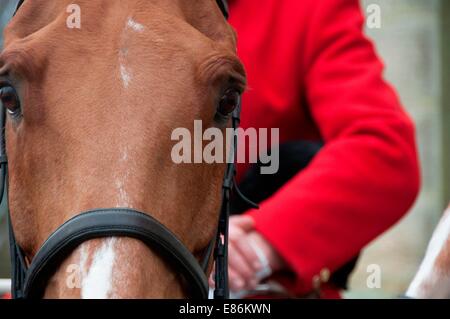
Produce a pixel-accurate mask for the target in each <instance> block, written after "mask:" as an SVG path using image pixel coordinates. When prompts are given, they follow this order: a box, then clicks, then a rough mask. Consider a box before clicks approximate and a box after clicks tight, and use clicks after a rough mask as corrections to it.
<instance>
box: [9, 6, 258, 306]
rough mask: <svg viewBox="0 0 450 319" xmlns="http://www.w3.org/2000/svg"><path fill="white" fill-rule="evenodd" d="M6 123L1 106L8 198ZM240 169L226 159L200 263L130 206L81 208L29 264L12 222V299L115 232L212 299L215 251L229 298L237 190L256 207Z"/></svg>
mask: <svg viewBox="0 0 450 319" xmlns="http://www.w3.org/2000/svg"><path fill="white" fill-rule="evenodd" d="M22 3H23V0H21V1H20V2H19V4H18V7H17V10H18V9H19V8H20V6H21V5H22ZM217 3H218V5H219V7H220V9H221V10H222V12H223V14H224V16H225V17H228V11H227V5H226V1H223V0H221V1H217ZM17 10H16V12H17ZM240 108H241V107H240V105H239V106H238V107H237V109H236V110H235V111H234V112H233V114H232V118H231V121H232V127H233V128H234V129H236V128H237V127H238V126H239V120H240ZM5 122H6V110H5V108H4V107H2V109H1V116H0V164H1V167H0V183H1V186H0V198H3V194H4V190H5V189H6V188H7V183H8V178H7V175H8V161H7V156H6V147H5V132H4V129H5ZM232 146H233V148H234V150H237V137H236V136H234V139H233V144H232ZM233 153H235V152H233ZM235 173H236V169H235V165H234V163H229V164H227V167H226V172H225V176H224V179H223V186H222V204H221V208H220V217H219V223H218V227H217V233H216V237H215V239H214V240H212V241H211V243H210V244H209V245H208V247H207V248H206V250H205V253H204V257H203V259H202V261H201V262H199V261H198V260H197V259H196V258H195V257H194V256H193V254H192V253H191V252H190V251H189V250H188V249H187V248H186V246H185V245H184V244H183V243H182V242H181V241H180V240H179V239H178V238H177V237H176V236H175V235H174V234H173V233H172V232H171V231H170V230H169V229H167V228H166V227H165V226H164V225H162V224H161V223H160V222H158V221H157V220H156V219H154V218H153V217H151V216H150V215H148V214H145V213H143V212H139V211H136V210H134V209H129V208H106V209H94V210H90V211H87V212H83V213H80V214H78V215H77V216H75V217H73V218H72V219H70V220H68V221H67V222H65V223H64V224H63V225H61V226H60V227H59V228H58V229H57V230H56V231H55V232H54V233H53V234H51V235H50V237H49V238H48V239H47V240H46V241H45V242H44V244H43V245H42V246H41V248H40V249H39V251H38V252H37V254H36V255H35V256H34V258H33V260H32V261H31V264H30V265H29V266H27V263H26V261H25V256H24V253H23V251H22V249H21V248H20V247H19V245H18V244H17V241H16V239H15V236H14V231H13V227H12V224H11V221H9V230H10V252H11V263H12V287H11V288H12V289H11V290H12V295H13V298H40V297H42V296H43V294H44V292H45V287H46V285H47V282H48V280H49V278H50V277H51V275H52V274H53V273H54V272H55V271H56V270H57V267H58V266H59V265H60V264H61V262H62V261H64V259H65V258H67V256H68V255H69V254H70V253H71V252H72V251H73V250H74V249H75V248H76V247H77V246H79V245H80V244H81V243H83V242H84V241H87V240H90V239H94V238H102V237H113V236H123V237H131V238H135V239H138V240H140V241H142V242H144V243H145V244H146V245H148V246H149V247H150V248H152V249H154V250H155V251H157V252H158V253H159V254H160V255H161V256H162V258H164V260H166V261H168V262H169V264H170V265H172V266H173V268H174V270H177V271H179V272H180V273H181V274H182V275H183V278H184V280H185V285H186V286H187V287H188V288H190V289H189V292H190V296H192V297H193V298H208V292H209V289H208V280H207V278H206V272H207V269H208V266H209V264H210V260H211V255H213V256H214V261H215V284H216V287H215V290H214V298H216V299H225V298H228V296H229V290H228V260H227V258H228V250H227V248H228V218H229V214H230V196H231V193H232V191H233V189H234V190H235V191H236V194H237V195H238V196H239V197H240V198H241V199H243V200H244V201H245V202H247V203H248V204H249V205H251V206H254V207H257V206H256V205H255V204H254V203H252V202H251V201H249V200H248V199H247V198H245V196H243V195H242V193H241V192H240V191H239V190H238V188H237V187H236V182H235ZM10 219H11V218H9V220H10ZM213 251H214V254H213Z"/></svg>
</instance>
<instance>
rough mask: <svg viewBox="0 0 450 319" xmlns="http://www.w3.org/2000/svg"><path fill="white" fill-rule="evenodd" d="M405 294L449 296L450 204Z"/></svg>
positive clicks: (425, 296)
mask: <svg viewBox="0 0 450 319" xmlns="http://www.w3.org/2000/svg"><path fill="white" fill-rule="evenodd" d="M406 296H407V297H409V298H420V299H438V298H439V299H440V298H446V299H449V298H450V205H449V206H448V208H447V211H446V212H445V213H444V215H443V216H442V218H441V220H440V221H439V224H438V226H437V227H436V229H435V231H434V233H433V236H432V237H431V241H430V243H429V244H428V248H427V251H426V253H425V257H424V259H423V261H422V264H421V265H420V268H419V270H418V272H417V274H416V276H415V277H414V280H413V281H412V283H411V285H410V286H409V288H408V291H407V292H406Z"/></svg>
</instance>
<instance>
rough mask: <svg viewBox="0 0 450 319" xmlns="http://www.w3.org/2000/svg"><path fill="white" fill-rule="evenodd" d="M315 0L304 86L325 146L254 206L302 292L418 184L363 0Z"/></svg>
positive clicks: (404, 125)
mask: <svg viewBox="0 0 450 319" xmlns="http://www.w3.org/2000/svg"><path fill="white" fill-rule="evenodd" d="M315 3H316V4H315V5H314V11H313V12H311V20H310V22H309V26H308V31H307V32H308V34H307V36H306V41H305V44H304V47H303V49H304V50H305V51H304V52H303V55H302V56H305V57H306V58H305V60H304V61H301V62H302V63H304V68H305V70H306V72H305V74H304V83H305V87H304V88H302V89H304V90H305V91H306V95H307V100H308V105H309V107H310V112H311V114H312V116H313V118H314V121H315V122H316V124H317V126H318V128H319V130H320V133H321V135H322V137H323V139H324V141H325V146H324V148H323V149H322V150H321V151H320V152H319V154H318V155H317V156H316V157H315V158H314V160H313V162H312V163H311V164H310V165H309V166H308V168H307V169H305V170H304V171H302V172H301V173H299V174H298V175H297V176H295V177H294V178H293V179H292V180H291V181H290V182H289V183H288V184H286V185H285V186H284V187H283V188H282V189H280V190H279V191H278V192H277V193H276V194H275V195H274V196H272V197H271V198H269V199H268V200H266V201H265V202H263V203H262V205H261V208H260V210H256V211H250V212H249V213H250V214H251V215H252V216H253V218H254V219H255V224H256V229H257V230H258V231H259V232H260V233H261V234H262V235H263V236H264V237H265V238H266V239H267V240H268V241H269V242H270V243H271V244H272V245H273V246H274V247H275V249H276V250H277V251H278V252H279V253H280V255H281V256H282V257H283V258H284V259H285V261H286V263H287V264H288V266H289V268H290V269H291V270H292V272H293V274H294V275H295V280H294V281H292V279H291V283H292V284H291V285H290V289H291V290H292V292H293V293H296V294H301V293H304V292H307V291H309V290H310V289H311V285H312V278H313V277H314V276H315V275H317V274H319V273H320V271H321V270H322V269H324V268H328V269H329V270H330V271H331V272H333V271H335V270H337V269H338V268H339V267H341V266H342V265H344V264H345V263H346V262H348V261H349V260H351V259H352V258H353V257H355V256H356V255H357V254H358V252H359V251H360V250H361V249H362V248H363V247H364V246H365V245H366V244H367V243H369V242H370V241H371V240H373V239H374V238H375V237H377V236H378V235H380V234H381V233H382V232H383V231H385V230H386V229H387V228H389V227H390V226H391V225H393V224H394V223H395V222H396V221H398V220H399V219H400V218H401V217H402V216H403V215H404V214H405V213H406V212H407V211H408V209H409V208H410V207H411V205H412V203H413V201H414V200H415V197H416V196H417V193H418V189H419V168H418V160H417V154H416V144H415V132H414V126H413V124H412V122H411V120H410V119H409V118H408V116H407V115H406V114H405V112H404V111H403V110H402V107H401V105H400V102H399V99H398V97H397V96H396V94H395V92H394V91H393V89H392V88H391V87H390V86H389V85H388V84H387V83H386V82H385V81H384V80H383V65H382V63H381V62H380V60H379V58H378V57H377V56H376V53H375V50H374V47H373V45H372V43H371V42H370V41H369V40H368V39H367V38H366V37H365V36H364V34H363V22H364V18H363V15H362V11H361V8H360V7H359V2H358V1H357V0H321V1H315Z"/></svg>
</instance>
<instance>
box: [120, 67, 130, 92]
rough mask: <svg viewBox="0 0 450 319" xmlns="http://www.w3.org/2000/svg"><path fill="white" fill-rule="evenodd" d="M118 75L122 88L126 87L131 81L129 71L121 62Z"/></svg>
mask: <svg viewBox="0 0 450 319" xmlns="http://www.w3.org/2000/svg"><path fill="white" fill-rule="evenodd" d="M120 77H121V79H122V83H123V86H124V88H126V89H128V87H129V86H130V82H131V72H130V70H128V69H127V68H126V66H125V65H123V64H121V65H120Z"/></svg>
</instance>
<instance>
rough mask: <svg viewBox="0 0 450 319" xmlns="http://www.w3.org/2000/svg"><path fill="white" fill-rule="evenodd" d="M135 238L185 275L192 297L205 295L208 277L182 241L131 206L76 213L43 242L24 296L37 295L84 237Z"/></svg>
mask: <svg viewBox="0 0 450 319" xmlns="http://www.w3.org/2000/svg"><path fill="white" fill-rule="evenodd" d="M117 236H119V237H125V236H126V237H131V238H136V239H138V240H140V241H142V242H144V243H145V244H146V245H148V246H149V247H151V248H152V249H155V250H156V251H157V252H158V253H160V254H161V255H163V257H164V259H165V260H167V261H168V262H169V263H168V264H170V265H173V267H174V268H175V270H177V271H179V272H180V273H182V274H183V275H184V278H185V279H186V281H187V282H188V283H189V285H187V286H188V287H192V288H193V289H192V291H191V292H192V296H193V297H194V298H208V283H207V278H206V276H205V274H204V272H203V269H202V268H201V267H200V264H199V263H198V261H197V260H196V259H195V257H194V256H193V255H192V254H191V252H190V251H189V250H188V249H187V248H186V247H185V246H184V244H183V243H182V242H181V241H180V240H179V239H178V238H177V237H176V236H175V235H174V234H173V233H172V232H171V231H170V230H169V229H168V228H166V227H165V226H164V225H162V224H161V223H160V222H158V221H157V220H156V219H154V218H153V217H151V216H149V215H147V214H144V213H142V212H139V211H136V210H131V209H120V208H118V209H97V210H91V211H87V212H84V213H81V214H80V215H77V216H75V217H73V218H72V219H70V220H69V221H67V222H66V223H64V224H63V225H62V226H61V227H59V228H58V230H56V231H55V232H54V233H53V234H52V235H51V236H50V237H49V238H48V239H47V241H46V242H45V243H44V244H43V245H42V247H41V248H40V250H39V251H38V253H37V254H36V256H35V257H34V258H33V262H32V264H31V265H30V268H29V269H28V270H27V276H26V278H25V283H24V291H23V297H24V298H40V297H42V295H43V292H44V289H45V287H46V285H47V281H48V279H49V277H50V276H51V275H52V273H53V272H54V271H55V270H56V268H55V267H58V266H59V265H60V264H61V262H62V261H64V259H65V258H66V257H67V256H68V255H69V254H70V253H71V252H72V251H73V250H74V249H75V248H76V247H78V246H79V245H80V244H82V243H83V242H85V241H86V240H90V239H94V238H102V237H117Z"/></svg>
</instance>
